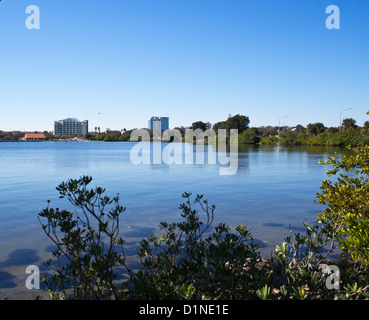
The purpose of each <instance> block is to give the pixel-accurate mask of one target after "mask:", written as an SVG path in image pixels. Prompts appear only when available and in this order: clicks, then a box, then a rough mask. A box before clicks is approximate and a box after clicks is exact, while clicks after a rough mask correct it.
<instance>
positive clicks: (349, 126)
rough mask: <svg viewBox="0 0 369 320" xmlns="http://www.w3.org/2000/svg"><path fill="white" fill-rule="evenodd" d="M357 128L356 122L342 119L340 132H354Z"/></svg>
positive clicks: (350, 119)
mask: <svg viewBox="0 0 369 320" xmlns="http://www.w3.org/2000/svg"><path fill="white" fill-rule="evenodd" d="M356 127H357V125H356V120H354V119H352V118H347V119H343V121H342V130H343V131H344V132H349V131H352V130H354V129H355V128H356Z"/></svg>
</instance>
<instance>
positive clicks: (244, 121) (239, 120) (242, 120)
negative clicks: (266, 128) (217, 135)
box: [213, 114, 250, 133]
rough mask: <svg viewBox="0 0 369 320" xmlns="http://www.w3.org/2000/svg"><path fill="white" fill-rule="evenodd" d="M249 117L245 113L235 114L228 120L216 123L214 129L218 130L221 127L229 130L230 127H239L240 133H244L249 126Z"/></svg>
mask: <svg viewBox="0 0 369 320" xmlns="http://www.w3.org/2000/svg"><path fill="white" fill-rule="evenodd" d="M249 123H250V119H249V117H246V116H243V115H239V114H237V115H235V116H233V117H230V118H228V119H227V120H226V121H221V122H217V123H216V124H214V126H213V129H214V130H215V132H218V130H219V129H226V130H227V132H229V130H230V129H237V130H238V133H242V132H243V131H245V130H246V129H247V128H248V127H249Z"/></svg>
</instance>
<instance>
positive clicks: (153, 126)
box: [149, 117, 169, 131]
mask: <svg viewBox="0 0 369 320" xmlns="http://www.w3.org/2000/svg"><path fill="white" fill-rule="evenodd" d="M159 129H161V130H163V131H165V130H168V129H169V117H151V118H149V130H159Z"/></svg>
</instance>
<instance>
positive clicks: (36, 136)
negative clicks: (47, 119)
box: [20, 133, 46, 142]
mask: <svg viewBox="0 0 369 320" xmlns="http://www.w3.org/2000/svg"><path fill="white" fill-rule="evenodd" d="M45 139H46V137H45V135H44V134H43V133H26V134H25V135H24V137H22V138H20V140H21V141H28V142H32V141H35V142H40V141H45Z"/></svg>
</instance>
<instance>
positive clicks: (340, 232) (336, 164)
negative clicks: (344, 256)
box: [316, 146, 369, 263]
mask: <svg viewBox="0 0 369 320" xmlns="http://www.w3.org/2000/svg"><path fill="white" fill-rule="evenodd" d="M322 163H323V164H325V165H331V166H333V168H332V169H331V170H329V171H328V173H327V174H328V176H329V177H331V176H335V177H337V178H336V179H335V180H334V181H332V180H324V182H323V183H322V185H321V192H320V193H318V195H317V200H316V201H317V202H318V203H319V204H321V205H324V206H326V208H325V209H324V210H323V212H322V213H321V214H320V215H319V219H320V220H321V221H323V222H324V223H325V224H327V226H328V227H330V228H331V229H332V230H333V232H335V233H336V234H337V239H338V241H339V244H340V247H341V248H342V249H343V250H344V251H345V252H346V253H348V254H349V255H350V256H352V258H353V259H355V260H356V261H362V262H365V263H368V262H369V177H368V174H369V146H362V147H358V148H356V149H354V154H351V155H345V156H344V157H343V159H342V160H341V161H339V160H337V159H336V158H334V157H331V158H329V159H328V160H327V161H325V162H322Z"/></svg>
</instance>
